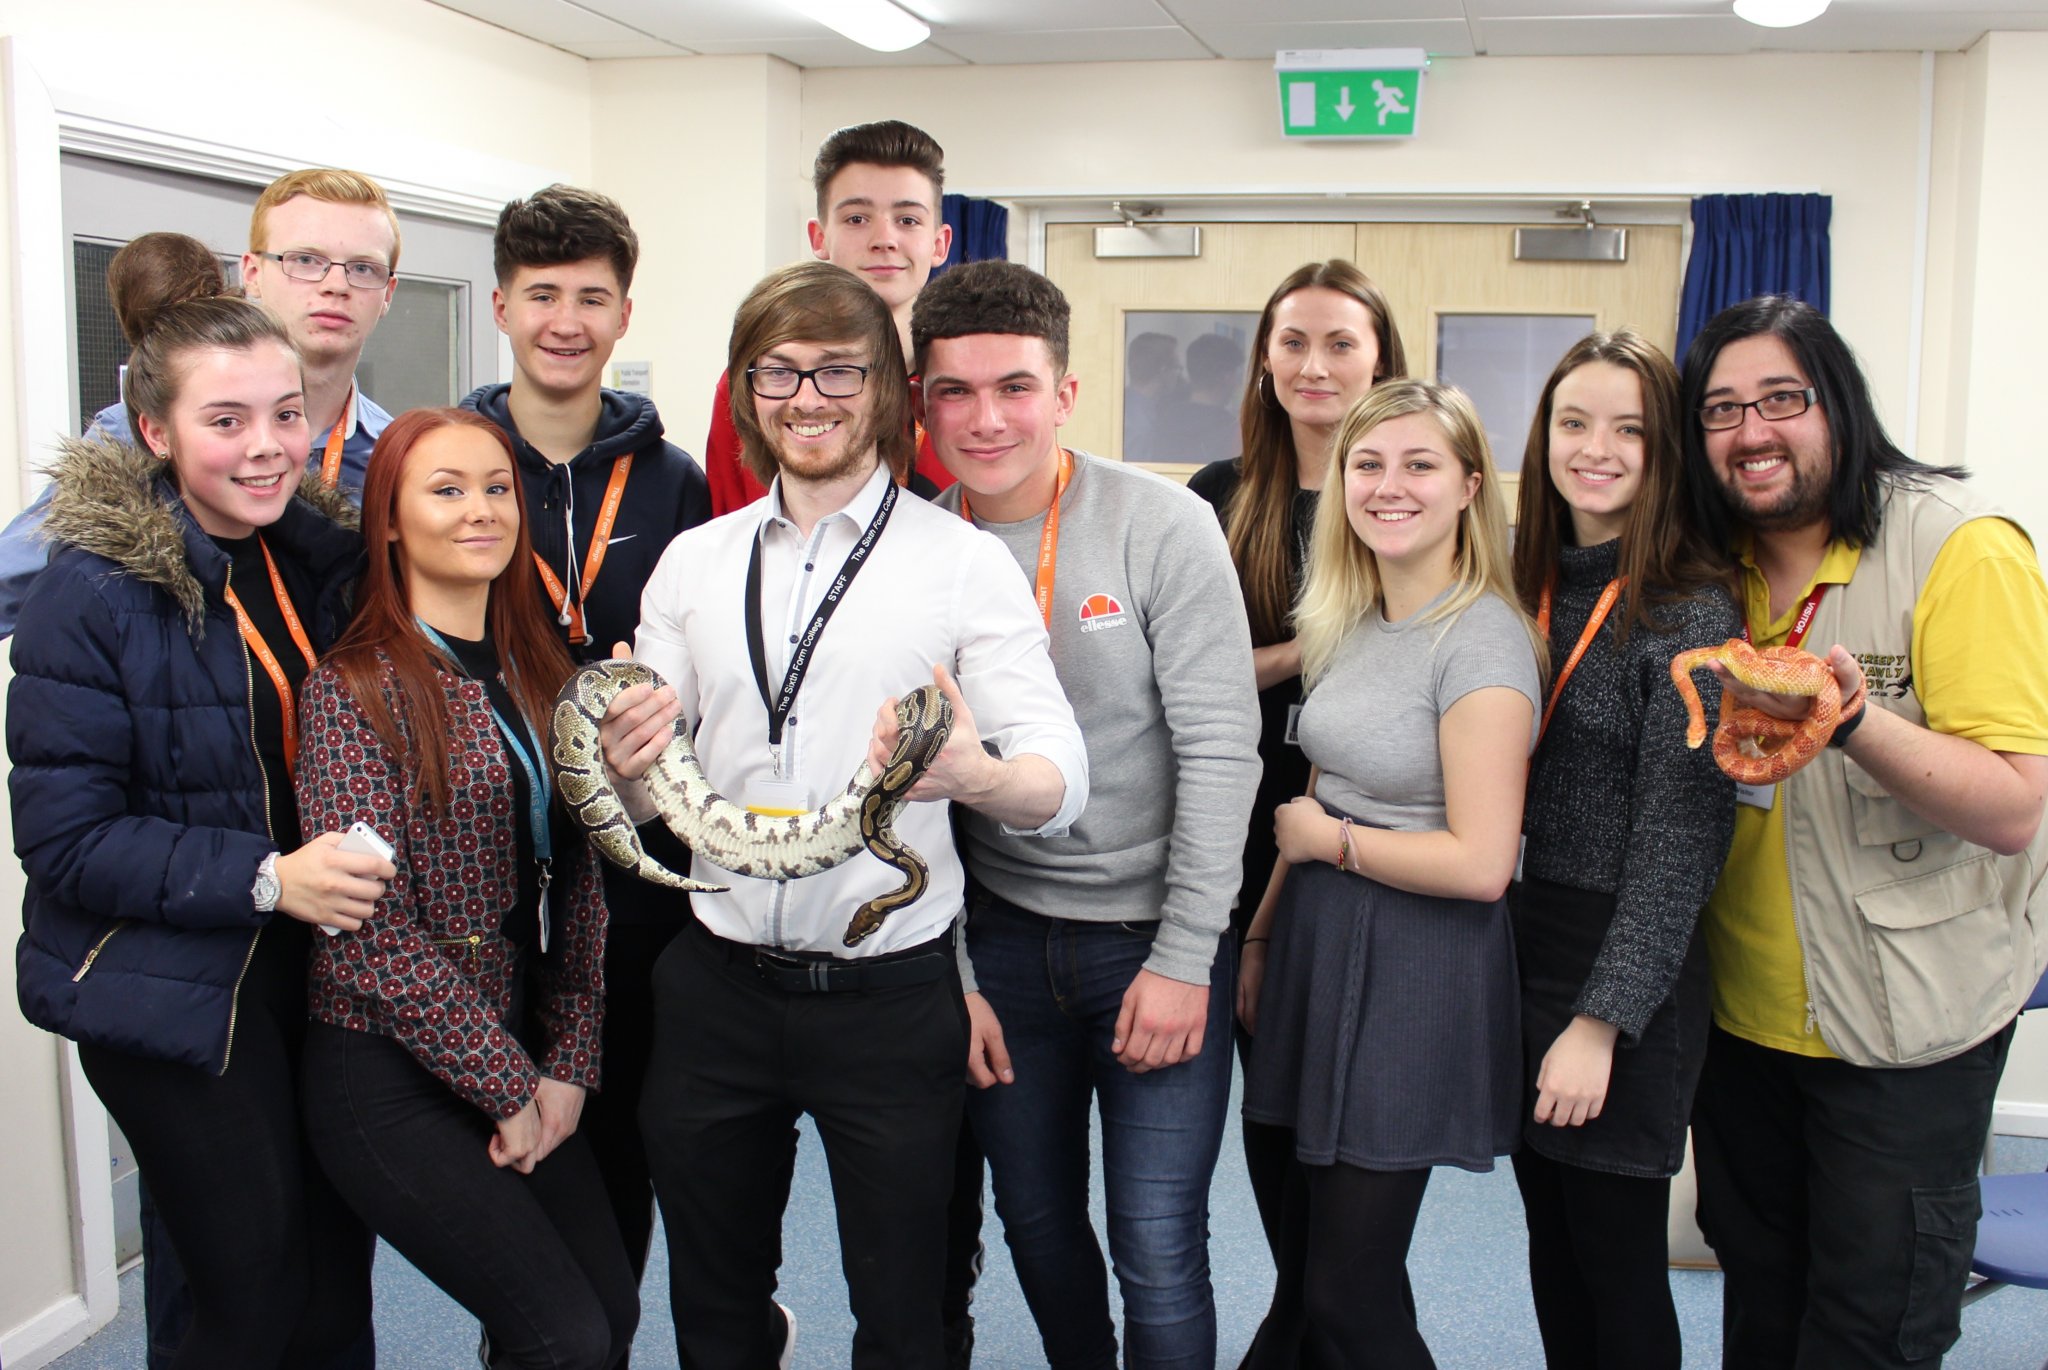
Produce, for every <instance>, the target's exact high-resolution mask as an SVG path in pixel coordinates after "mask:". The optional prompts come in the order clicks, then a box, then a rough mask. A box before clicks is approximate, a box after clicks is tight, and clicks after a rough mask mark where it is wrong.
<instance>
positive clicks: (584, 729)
mask: <svg viewBox="0 0 2048 1370" xmlns="http://www.w3.org/2000/svg"><path fill="white" fill-rule="evenodd" d="M663 683H664V682H663V681H662V678H661V677H660V675H658V674H656V673H655V672H654V671H652V670H650V669H648V668H647V667H645V666H642V665H640V664H639V663H638V662H633V661H600V662H595V663H593V664H591V665H589V666H585V667H584V668H582V669H581V670H579V671H577V672H576V674H575V675H573V676H571V677H570V678H569V682H568V683H567V684H566V685H564V686H563V687H562V691H561V693H560V694H559V695H557V696H556V698H555V710H554V718H553V722H554V726H553V730H552V731H553V740H552V745H551V746H550V748H549V757H550V759H551V760H552V761H553V763H554V770H555V782H556V786H557V789H558V792H559V793H560V794H561V796H562V799H563V802H564V803H565V804H566V805H567V806H568V808H569V812H570V813H572V814H574V815H575V817H576V819H577V821H578V822H580V823H582V824H583V826H584V827H585V828H587V829H589V831H590V836H591V841H592V842H593V843H595V844H596V846H597V849H598V850H599V851H600V852H602V853H603V854H604V856H605V858H606V859H607V860H609V861H611V862H612V863H613V864H614V865H616V866H620V867H622V868H624V869H626V870H629V871H631V872H633V873H634V874H635V875H637V876H639V877H640V878H641V879H643V880H650V881H653V882H654V883H655V884H658V885H668V886H670V887H671V888H674V889H679V890H695V891H702V892H707V893H716V892H719V891H722V890H725V889H727V888H729V886H726V885H709V884H705V883H704V882H703V881H700V880H692V879H689V878H687V877H685V876H681V875H677V874H676V873H675V872H674V871H671V870H669V869H668V868H667V867H665V866H663V865H662V864H661V863H660V862H658V861H656V860H654V859H653V858H652V857H650V856H649V855H648V854H647V851H646V849H645V848H644V847H642V846H641V845H640V836H639V834H638V833H637V832H635V831H634V828H633V820H632V819H631V818H629V817H628V816H627V815H626V808H625V805H624V804H623V803H621V802H620V800H619V796H618V793H617V792H616V791H615V790H614V789H613V788H612V784H611V780H610V778H609V777H608V776H607V775H606V773H605V768H604V753H603V749H602V746H601V744H600V742H599V740H598V725H599V723H600V722H601V721H602V720H603V718H604V714H605V710H606V709H607V708H609V707H610V706H611V702H612V700H613V698H615V697H616V696H617V695H618V694H619V692H620V691H622V690H625V689H627V688H629V687H631V686H634V685H652V686H654V687H655V688H657V689H659V688H660V687H661V686H662V684H663ZM896 721H897V723H898V724H899V725H900V726H901V732H900V733H899V735H898V737H897V740H896V749H895V751H894V752H892V753H891V754H890V756H889V760H888V764H887V765H885V766H884V767H883V768H882V773H881V774H880V775H876V774H874V773H873V772H872V771H871V770H870V768H869V767H868V765H867V763H866V762H862V763H861V766H860V769H859V770H858V771H856V772H855V773H854V776H853V779H852V780H851V781H850V782H848V784H847V787H846V792H845V793H844V794H841V795H839V796H838V797H837V798H835V799H833V800H832V801H831V802H829V803H827V804H826V805H825V806H824V807H823V808H820V809H814V810H812V811H811V812H809V813H801V814H794V815H790V816H787V817H772V816H769V815H764V814H759V813H755V812H754V811H752V810H751V809H747V808H744V807H742V806H741V805H738V804H735V803H733V802H732V801H731V800H729V799H727V798H726V797H725V796H723V795H721V794H719V793H718V791H717V790H715V789H713V788H712V787H711V783H710V782H709V781H708V780H706V779H705V778H704V771H703V768H702V767H700V766H699V765H698V764H697V752H696V749H695V748H694V747H692V746H691V745H690V739H689V735H688V733H687V731H686V730H685V729H684V727H683V725H682V721H681V720H680V719H678V720H677V722H676V727H675V735H674V736H673V737H672V738H670V740H669V744H668V746H667V747H666V748H665V749H664V750H663V751H662V753H661V755H660V756H659V757H657V758H656V759H655V762H654V765H653V767H652V768H651V769H649V771H648V772H647V776H646V784H647V789H648V793H649V794H650V795H651V796H652V798H653V800H654V804H655V808H656V809H657V810H658V811H659V812H660V814H661V820H662V822H664V823H666V824H667V825H668V828H669V830H670V831H671V832H673V833H674V834H675V835H676V836H677V837H678V838H680V839H682V841H683V842H684V843H685V844H687V845H688V846H689V848H690V850H691V851H692V852H694V853H696V854H697V855H698V856H701V857H703V858H704V859H705V860H706V861H709V862H710V863H711V864H712V865H714V866H717V867H719V868H721V869H723V870H729V871H731V872H733V873H734V874H736V875H746V876H752V877H754V878H756V879H761V880H798V879H802V878H803V877H804V876H807V875H817V874H818V873H820V872H821V871H828V870H831V869H832V868H833V867H834V866H837V865H840V864H842V863H844V862H846V861H848V860H850V859H852V858H853V857H854V856H856V855H858V854H859V853H861V852H863V851H869V852H873V853H874V854H875V856H876V857H878V858H879V859H880V860H882V861H883V862H884V863H886V864H887V865H890V866H893V867H895V868H896V869H897V870H899V871H901V872H902V873H903V884H902V886H901V887H900V888H898V889H896V890H893V891H891V892H890V893H888V894H885V895H882V896H880V897H879V898H875V899H871V900H869V901H868V902H867V903H865V904H863V905H861V907H860V908H859V909H858V910H857V911H856V912H855V913H854V916H853V920H852V921H851V922H850V923H848V924H847V928H846V935H845V937H844V939H843V940H844V941H845V943H846V945H847V946H849V947H851V946H857V945H859V944H860V943H861V942H862V941H863V940H865V939H866V938H868V937H870V936H872V935H873V934H874V933H875V932H876V931H877V930H878V929H879V928H880V927H881V926H882V921H883V920H884V919H885V918H887V917H888V916H889V914H890V913H891V912H893V911H894V910H896V909H899V908H901V907H903V906H904V905H905V904H908V903H910V902H912V901H913V900H915V899H916V898H917V897H918V896H919V895H921V894H923V893H924V891H925V887H926V885H927V884H928V883H929V881H930V876H931V873H930V870H929V869H928V868H927V867H926V865H925V862H924V858H923V857H921V856H919V855H918V854H917V853H916V852H915V851H913V850H911V849H910V848H909V847H907V846H905V845H904V844H903V842H902V841H901V840H900V839H898V837H897V836H896V832H895V821H896V815H897V814H898V813H899V812H901V811H902V808H903V805H904V804H905V803H906V802H908V795H909V793H910V787H911V786H912V785H915V784H916V783H917V780H918V777H919V776H921V775H923V774H924V772H925V770H926V769H927V768H928V767H930V766H931V764H932V762H934V761H935V760H937V759H938V755H939V752H940V750H941V749H943V748H944V747H945V745H946V739H947V737H949V736H950V735H951V733H952V729H953V706H952V704H951V703H950V702H949V701H948V700H947V699H946V697H945V696H944V695H943V694H941V693H940V692H939V689H938V687H937V686H935V685H925V686H923V687H921V688H919V689H916V690H913V691H911V692H910V693H909V694H907V695H905V696H903V698H902V699H901V700H899V701H898V702H897V705H896Z"/></svg>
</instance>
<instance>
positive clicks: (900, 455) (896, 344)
mask: <svg viewBox="0 0 2048 1370" xmlns="http://www.w3.org/2000/svg"><path fill="white" fill-rule="evenodd" d="M793 342H810V343H846V344H850V345H856V346H863V347H865V348H866V349H867V354H868V378H867V392H868V394H869V396H870V400H869V404H868V423H869V430H868V431H869V432H870V433H872V434H873V436H874V439H875V448H876V451H877V452H879V453H880V454H881V458H882V460H883V461H885V462H887V463H888V466H889V471H890V474H891V475H893V476H894V477H895V478H896V480H897V481H898V482H899V483H900V482H902V481H904V480H907V479H908V478H909V475H910V465H911V462H912V461H914V460H915V459H916V456H917V449H916V447H915V445H914V444H913V441H912V438H911V431H912V430H911V416H910V381H909V379H908V377H907V375H906V372H907V369H908V368H906V367H905V366H904V364H903V341H902V339H901V338H900V337H899V336H898V335H897V332H896V321H895V319H893V318H892V317H890V314H889V306H888V305H886V304H883V303H882V297H881V296H880V295H877V294H876V293H875V292H874V291H873V290H871V289H869V288H868V283H867V282H866V281H863V280H862V279H861V278H860V277H858V276H856V275H854V274H853V273H852V272H851V271H846V270H843V269H841V268H839V267H836V266H833V265H832V264H831V263H830V262H817V261H812V262H799V263H798V264H796V265H795V266H786V267H783V268H782V269H781V270H780V271H772V272H770V273H769V274H768V275H767V276H764V277H763V278H762V279H761V283H760V284H759V285H756V286H755V287H754V288H753V290H752V291H750V292H748V295H747V298H746V299H745V300H742V301H741V302H740V307H739V312H738V313H736V314H734V315H733V319H732V341H731V343H730V344H729V345H728V347H727V349H726V364H725V378H726V384H727V386H728V387H729V388H730V389H731V391H732V426H733V427H734V428H735V429H736V430H738V432H739V435H740V461H741V463H742V464H744V465H745V466H746V468H747V472H748V474H749V475H751V476H753V477H754V479H755V480H758V481H760V482H761V484H763V485H766V484H768V482H770V481H772V480H773V479H775V471H776V466H775V456H774V453H773V452H772V451H771V450H770V449H769V446H768V439H767V435H766V434H764V433H763V432H762V431H761V421H760V419H759V418H758V417H757V416H756V415H755V413H754V391H753V387H752V386H751V385H749V384H748V382H747V368H748V367H750V366H752V365H753V364H754V363H755V362H757V361H759V360H760V359H761V358H762V357H764V356H766V355H767V354H768V353H770V352H772V351H774V350H775V349H776V348H778V347H780V346H782V345H783V344H784V343H793Z"/></svg>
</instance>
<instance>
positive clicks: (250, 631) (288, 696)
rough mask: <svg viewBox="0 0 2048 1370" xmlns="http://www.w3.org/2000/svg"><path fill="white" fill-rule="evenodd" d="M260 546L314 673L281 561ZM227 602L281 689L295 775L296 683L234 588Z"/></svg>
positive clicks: (288, 764) (288, 761) (282, 609)
mask: <svg viewBox="0 0 2048 1370" xmlns="http://www.w3.org/2000/svg"><path fill="white" fill-rule="evenodd" d="M256 545H257V546H258V547H259V548H261V549H262V551H263V564H264V565H265V566H267V567H268V568H269V569H270V588H271V589H272V590H273V591H275V592H276V594H277V611H278V612H279V613H280V614H282V615H284V626H285V631H287V632H289V633H290V634H291V635H292V643H293V645H294V646H296V647H297V648H298V649H299V655H300V656H302V657H304V658H305V659H306V669H307V670H309V671H310V670H312V669H313V668H314V667H315V666H316V665H318V664H319V662H318V659H317V658H315V657H314V655H313V644H312V643H311V642H310V641H309V640H307V637H306V629H305V626H304V625H303V624H301V623H300V622H299V611H298V610H297V609H296V608H294V607H293V606H292V596H291V591H289V590H287V589H285V588H284V577H283V576H281V575H279V574H278V573H277V559H276V558H275V557H273V556H271V555H270V547H269V544H267V543H265V542H264V541H263V539H262V538H260V537H259V538H257V539H256ZM227 600H228V607H229V608H231V609H233V610H234V611H235V622H236V624H237V625H239V626H240V628H241V630H242V641H243V642H245V643H247V644H248V645H249V651H250V652H251V653H252V654H253V655H254V656H255V658H256V660H257V661H259V662H261V663H262V665H263V673H264V674H265V675H267V676H269V677H270V683H271V685H273V686H274V687H276V689H277V700H278V703H279V704H281V705H283V706H284V770H285V774H286V775H287V776H294V775H296V774H297V772H298V769H299V710H298V705H297V702H296V701H295V700H293V698H292V682H291V681H290V679H289V678H287V677H286V675H285V673H284V664H283V663H282V662H280V661H279V660H278V659H277V653H276V652H273V651H271V650H270V644H269V643H268V642H265V641H264V640H263V634H262V633H261V632H259V631H258V630H257V628H256V620H255V619H253V618H250V617H249V611H248V610H247V609H244V608H243V607H242V601H241V599H240V598H238V597H237V596H236V594H235V587H234V586H233V585H229V586H228V587H227Z"/></svg>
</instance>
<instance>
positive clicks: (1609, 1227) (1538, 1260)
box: [1514, 1146, 1681, 1370]
mask: <svg viewBox="0 0 2048 1370" xmlns="http://www.w3.org/2000/svg"><path fill="white" fill-rule="evenodd" d="M1514 1164H1515V1185H1516V1187H1517V1188H1519V1189H1520V1190H1521V1191H1522V1212H1523V1215H1524V1216H1525V1217H1526V1218H1527V1219H1528V1222H1529V1288H1530V1291H1531V1293H1532V1294H1533V1295H1534V1296H1535V1300H1536V1326H1537V1328H1538V1329H1539V1330H1541V1332H1542V1334H1543V1358H1544V1362H1545V1364H1547V1365H1548V1366H1549V1367H1550V1370H1678V1367H1679V1364H1680V1361H1681V1353H1680V1349H1679V1345H1680V1344H1679V1337H1678V1310H1677V1308H1676V1307H1675V1306H1674V1305H1673V1304H1672V1302H1671V1274H1670V1269H1669V1266H1670V1257H1671V1251H1670V1212H1671V1181H1669V1180H1663V1179H1646V1178H1644V1177H1641V1176H1637V1175H1614V1174H1609V1173H1608V1172H1606V1171H1603V1170H1588V1169H1586V1168H1585V1167H1584V1166H1576V1165H1569V1164H1567V1163H1565V1162H1563V1161H1553V1160H1551V1159H1550V1158H1549V1157H1548V1156H1544V1155H1542V1154H1540V1153H1538V1152H1536V1151H1533V1150H1531V1149H1530V1148H1529V1147H1527V1146H1524V1147H1523V1148H1522V1149H1521V1150H1520V1151H1518V1152H1516V1153H1515V1160H1514Z"/></svg>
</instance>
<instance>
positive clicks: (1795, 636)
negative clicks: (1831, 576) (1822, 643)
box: [1742, 580, 1832, 647]
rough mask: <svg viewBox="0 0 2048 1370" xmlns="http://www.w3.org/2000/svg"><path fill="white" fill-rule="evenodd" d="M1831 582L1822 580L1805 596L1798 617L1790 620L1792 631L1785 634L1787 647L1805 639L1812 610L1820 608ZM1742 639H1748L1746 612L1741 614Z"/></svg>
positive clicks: (1811, 622) (1747, 616)
mask: <svg viewBox="0 0 2048 1370" xmlns="http://www.w3.org/2000/svg"><path fill="white" fill-rule="evenodd" d="M1831 583H1832V582H1829V581H1825V580H1824V581H1822V582H1821V583H1820V584H1818V585H1816V586H1814V587H1813V593H1812V594H1810V595H1808V596H1807V597H1806V603H1804V604H1802V605H1801V606H1800V607H1799V617H1798V618H1796V619H1794V620H1792V631H1791V632H1789V633H1787V634H1785V645H1786V646H1787V647H1797V646H1798V645H1799V644H1800V643H1802V642H1804V641H1806V630H1807V629H1808V628H1811V627H1812V626H1813V615H1814V611H1815V610H1817V609H1819V608H1820V601H1821V598H1822V596H1824V595H1826V594H1827V592H1828V586H1829V585H1830V584H1831ZM1742 640H1743V641H1744V642H1748V641H1749V615H1747V614H1744V615H1743V616H1742Z"/></svg>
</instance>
